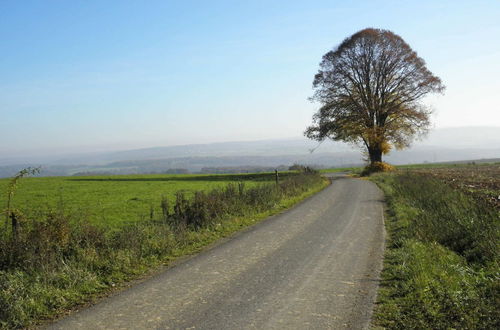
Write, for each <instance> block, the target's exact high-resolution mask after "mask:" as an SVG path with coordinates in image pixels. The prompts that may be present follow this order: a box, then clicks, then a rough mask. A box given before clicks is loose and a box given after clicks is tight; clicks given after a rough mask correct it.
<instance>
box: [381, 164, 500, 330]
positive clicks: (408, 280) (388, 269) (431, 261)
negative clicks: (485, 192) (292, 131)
mask: <svg viewBox="0 0 500 330" xmlns="http://www.w3.org/2000/svg"><path fill="white" fill-rule="evenodd" d="M373 180H374V181H376V182H377V183H378V184H379V185H380V186H381V187H382V189H383V190H384V192H385V194H386V198H387V202H388V206H389V212H388V213H389V217H388V219H387V221H386V227H387V230H388V233H389V242H388V243H389V244H388V247H387V250H386V257H385V266H384V270H383V273H382V278H383V281H382V285H381V289H380V292H379V302H378V306H377V310H376V314H375V321H374V323H375V325H378V326H382V327H384V328H389V329H401V328H405V329H498V328H500V278H499V273H500V268H499V261H500V257H499V252H500V250H499V243H500V223H499V221H500V220H499V217H498V216H499V215H498V211H496V210H493V209H492V208H491V206H490V205H488V204H486V203H482V202H481V201H478V200H474V199H473V198H472V197H470V196H467V195H464V194H463V193H461V192H459V191H456V190H454V189H452V188H451V187H449V186H447V185H445V184H444V183H442V182H440V181H438V180H435V179H433V178H430V177H426V176H422V175H417V174H411V173H400V174H397V175H388V174H383V175H378V176H375V177H374V178H373Z"/></svg>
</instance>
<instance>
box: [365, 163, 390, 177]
mask: <svg viewBox="0 0 500 330" xmlns="http://www.w3.org/2000/svg"><path fill="white" fill-rule="evenodd" d="M394 170H395V168H394V166H392V165H391V164H388V163H385V162H373V163H371V164H369V165H368V166H366V167H365V168H364V169H363V171H362V172H361V176H368V175H370V174H372V173H378V172H392V171H394Z"/></svg>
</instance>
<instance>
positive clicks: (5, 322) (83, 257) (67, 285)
mask: <svg viewBox="0 0 500 330" xmlns="http://www.w3.org/2000/svg"><path fill="white" fill-rule="evenodd" d="M327 185H328V181H327V180H326V179H324V178H322V177H320V176H319V175H317V174H307V175H306V174H303V175H296V176H291V177H289V178H287V179H285V180H283V181H282V182H280V183H279V185H276V184H269V183H268V184H261V185H257V186H252V187H249V188H245V186H244V185H243V184H241V185H235V184H230V185H227V186H226V187H225V188H217V189H214V190H212V191H210V192H198V193H195V194H194V196H193V198H191V199H186V198H185V197H184V195H183V194H182V193H179V194H178V195H177V196H176V200H175V203H174V205H173V207H171V206H170V205H169V203H168V201H167V200H162V205H161V209H162V211H163V212H162V213H161V214H159V215H157V216H155V217H153V218H151V219H150V220H145V221H141V222H137V223H135V224H131V225H129V226H124V227H121V228H118V229H117V228H113V227H111V228H110V229H108V230H107V229H105V228H103V227H102V226H95V225H93V224H92V223H91V222H89V221H81V220H72V216H73V215H72V214H70V213H67V212H65V210H64V209H56V210H52V211H49V212H46V213H40V217H39V218H37V219H32V218H30V219H27V218H22V216H21V215H19V217H18V218H17V220H16V221H17V222H18V223H19V224H20V225H19V227H18V228H17V229H16V232H14V230H13V231H12V232H10V231H9V230H7V229H8V227H6V226H4V227H3V228H1V230H2V232H0V245H1V246H0V328H5V329H7V328H9V329H10V328H22V327H26V326H30V325H33V324H36V323H37V322H38V321H40V320H43V319H48V318H52V317H55V316H57V315H59V314H61V313H62V312H63V311H64V310H67V309H71V308H73V307H74V306H76V305H78V304H83V303H86V302H90V301H92V300H93V299H95V298H96V297H98V296H99V295H103V294H104V293H106V292H108V291H110V290H112V289H113V287H116V286H120V285H121V284H122V283H124V282H125V281H128V280H132V279H134V278H138V277H139V276H141V275H144V274H146V273H148V272H151V269H154V268H158V267H159V266H161V265H168V264H169V263H170V262H171V261H173V260H175V259H177V258H179V257H181V256H185V255H188V254H193V253H195V252H198V251H200V250H201V249H203V248H204V247H205V246H207V245H208V244H210V243H213V242H215V241H216V240H218V239H220V238H222V237H227V236H229V235H231V234H233V233H234V232H236V231H238V230H240V229H242V228H244V227H247V226H250V225H252V224H255V223H257V222H259V221H260V220H262V219H265V218H266V217H268V216H270V215H273V214H276V213H279V212H281V211H283V210H285V209H287V208H289V207H291V206H292V205H294V204H296V203H297V202H299V201H301V200H303V199H304V198H306V197H308V196H311V195H312V194H314V193H316V192H318V191H320V190H322V189H323V188H325V187H326V186H327ZM75 218H76V219H80V217H79V216H78V215H76V216H75Z"/></svg>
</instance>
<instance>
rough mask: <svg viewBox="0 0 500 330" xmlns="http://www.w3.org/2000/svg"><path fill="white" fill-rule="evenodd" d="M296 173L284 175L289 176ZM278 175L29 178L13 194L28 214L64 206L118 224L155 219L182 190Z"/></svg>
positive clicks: (2, 185) (3, 185)
mask: <svg viewBox="0 0 500 330" xmlns="http://www.w3.org/2000/svg"><path fill="white" fill-rule="evenodd" d="M290 174H291V173H289V172H284V173H280V174H279V176H280V178H281V179H285V178H286V177H287V176H289V175H290ZM9 180H10V179H1V180H0V192H2V193H1V195H0V205H1V206H2V208H3V206H5V205H6V191H7V185H8V183H9ZM274 181H275V176H274V173H259V174H238V175H231V174H227V175H181V174H179V175H160V174H154V175H114V176H80V177H72V176H71V177H26V178H23V179H22V180H21V181H20V183H19V186H18V188H17V190H16V192H15V195H14V196H13V201H12V203H13V206H14V207H15V208H17V209H19V210H20V211H21V213H23V214H25V215H26V216H28V217H34V216H36V213H39V212H40V211H43V210H45V211H47V210H50V209H56V208H59V209H61V208H63V209H64V210H65V211H66V212H69V213H71V214H73V217H75V216H78V217H81V218H85V219H87V220H90V221H92V223H94V224H100V225H106V226H111V227H118V226H122V225H124V224H129V223H131V222H135V221H140V220H144V219H146V218H151V217H155V215H157V214H159V213H161V207H160V202H161V200H162V199H163V198H167V199H169V200H171V201H173V200H175V196H176V194H177V192H179V191H182V192H184V193H185V195H186V197H188V198H189V197H192V196H193V194H194V192H195V191H209V190H212V189H216V188H221V187H225V186H226V185H227V184H229V183H240V182H242V183H244V184H245V186H246V187H247V188H250V187H253V186H256V185H258V184H262V183H269V182H274Z"/></svg>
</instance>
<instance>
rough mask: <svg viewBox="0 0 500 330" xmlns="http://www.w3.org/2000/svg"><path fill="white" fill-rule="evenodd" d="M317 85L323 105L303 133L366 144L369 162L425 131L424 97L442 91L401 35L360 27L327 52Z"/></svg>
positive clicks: (316, 96)
mask: <svg viewBox="0 0 500 330" xmlns="http://www.w3.org/2000/svg"><path fill="white" fill-rule="evenodd" d="M313 88H314V95H313V96H312V97H311V100H313V101H316V102H319V103H320V104H321V107H320V109H319V110H318V112H317V113H316V114H315V115H314V116H313V124H312V125H311V126H310V127H308V128H307V130H306V131H305V135H306V136H307V137H309V138H311V139H315V140H318V141H323V140H324V139H327V138H331V139H333V140H337V141H345V142H350V143H354V144H358V145H362V146H364V147H365V148H366V150H367V152H368V155H369V159H370V163H371V164H373V163H374V162H380V161H382V154H386V153H387V152H389V150H390V149H391V148H392V147H395V148H397V149H402V148H405V147H408V146H409V145H410V143H411V142H412V140H413V139H414V137H415V136H418V135H420V134H424V133H425V132H426V131H427V130H428V127H429V125H430V120H429V119H430V118H429V117H430V110H429V109H428V108H427V107H425V106H424V104H423V103H422V98H423V97H424V96H425V95H427V94H429V93H435V92H443V91H444V85H443V84H442V83H441V80H440V79H439V78H438V77H436V76H434V75H433V74H432V73H431V72H430V71H429V70H428V69H427V68H426V66H425V62H424V60H423V59H422V58H420V57H418V55H417V53H416V52H415V51H413V50H412V49H411V48H410V46H409V45H408V44H407V43H406V42H405V41H404V40H403V39H402V38H401V37H400V36H398V35H396V34H394V33H393V32H391V31H388V30H380V29H364V30H362V31H359V32H357V33H355V34H353V35H352V36H350V37H348V38H347V39H345V40H344V41H343V42H342V43H341V44H340V45H339V46H338V47H337V48H335V49H333V50H332V51H329V52H328V53H326V54H325V55H324V56H323V60H322V61H321V63H320V69H319V71H318V73H317V74H316V76H315V77H314V82H313Z"/></svg>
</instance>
